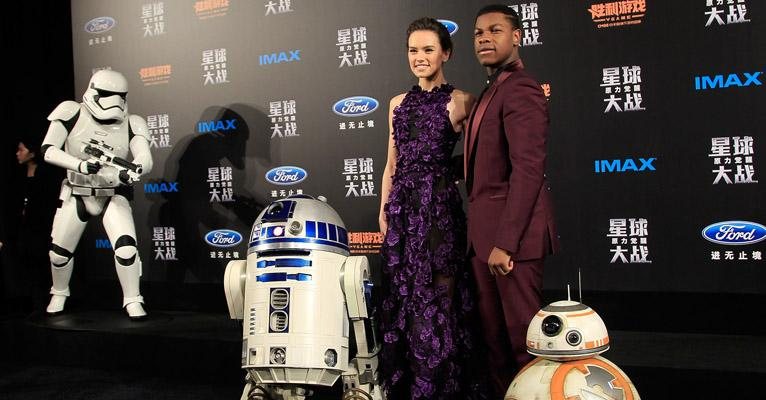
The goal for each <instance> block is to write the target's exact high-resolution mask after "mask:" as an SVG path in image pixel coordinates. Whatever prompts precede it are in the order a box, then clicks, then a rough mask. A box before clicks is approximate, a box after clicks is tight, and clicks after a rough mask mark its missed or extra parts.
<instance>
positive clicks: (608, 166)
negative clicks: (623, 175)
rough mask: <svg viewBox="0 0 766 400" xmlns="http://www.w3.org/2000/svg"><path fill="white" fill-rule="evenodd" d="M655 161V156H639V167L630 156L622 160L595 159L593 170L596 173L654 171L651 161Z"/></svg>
mask: <svg viewBox="0 0 766 400" xmlns="http://www.w3.org/2000/svg"><path fill="white" fill-rule="evenodd" d="M655 161H657V158H655V157H652V158H639V159H638V162H639V163H640V164H641V166H640V167H639V166H638V165H637V164H636V162H635V161H633V159H632V158H626V159H624V160H596V162H595V171H596V173H597V174H599V173H606V172H628V171H633V172H642V171H656V170H657V169H656V168H654V165H653V163H654V162H655Z"/></svg>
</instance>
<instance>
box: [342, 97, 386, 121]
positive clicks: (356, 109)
mask: <svg viewBox="0 0 766 400" xmlns="http://www.w3.org/2000/svg"><path fill="white" fill-rule="evenodd" d="M377 108H378V101H377V100H375V99H373V98H372V97H367V96H354V97H346V98H345V99H342V100H338V101H337V102H336V103H335V104H333V106H332V111H333V112H334V113H335V114H338V115H340V116H342V117H361V116H362V115H367V114H369V113H371V112H373V111H375V110H376V109H377Z"/></svg>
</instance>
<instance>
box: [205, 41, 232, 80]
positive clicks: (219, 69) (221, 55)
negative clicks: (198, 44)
mask: <svg viewBox="0 0 766 400" xmlns="http://www.w3.org/2000/svg"><path fill="white" fill-rule="evenodd" d="M201 65H202V71H203V72H204V74H203V75H202V77H203V78H204V79H205V81H204V83H203V84H202V85H203V86H205V85H218V84H221V83H229V70H228V69H227V68H226V49H225V48H221V49H210V50H203V51H202V64H201Z"/></svg>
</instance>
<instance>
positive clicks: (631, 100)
mask: <svg viewBox="0 0 766 400" xmlns="http://www.w3.org/2000/svg"><path fill="white" fill-rule="evenodd" d="M603 72H604V73H603V76H602V78H601V87H603V88H604V94H607V95H609V97H606V98H604V102H605V103H607V104H606V108H605V109H604V114H606V113H608V112H610V111H617V112H622V111H642V110H645V108H644V107H641V102H642V97H641V67H639V66H637V65H633V66H624V67H609V68H604V70H603Z"/></svg>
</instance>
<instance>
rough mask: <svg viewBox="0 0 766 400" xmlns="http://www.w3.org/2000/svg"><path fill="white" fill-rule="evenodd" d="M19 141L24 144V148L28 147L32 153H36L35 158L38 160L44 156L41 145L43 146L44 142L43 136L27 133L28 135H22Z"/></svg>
mask: <svg viewBox="0 0 766 400" xmlns="http://www.w3.org/2000/svg"><path fill="white" fill-rule="evenodd" d="M18 141H19V142H20V143H24V147H26V148H27V150H29V152H30V153H34V154H35V157H34V158H35V159H36V160H39V157H40V156H42V154H40V145H42V141H43V138H42V135H40V134H39V133H36V132H35V133H26V134H22V135H20V137H19V140H18Z"/></svg>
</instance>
